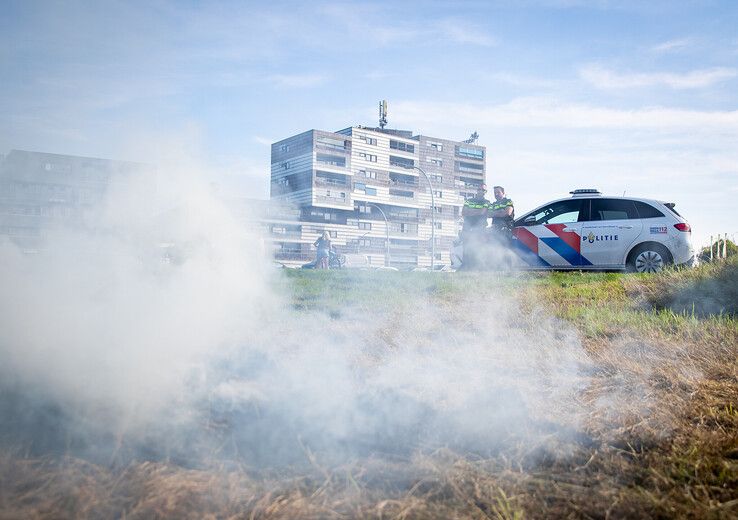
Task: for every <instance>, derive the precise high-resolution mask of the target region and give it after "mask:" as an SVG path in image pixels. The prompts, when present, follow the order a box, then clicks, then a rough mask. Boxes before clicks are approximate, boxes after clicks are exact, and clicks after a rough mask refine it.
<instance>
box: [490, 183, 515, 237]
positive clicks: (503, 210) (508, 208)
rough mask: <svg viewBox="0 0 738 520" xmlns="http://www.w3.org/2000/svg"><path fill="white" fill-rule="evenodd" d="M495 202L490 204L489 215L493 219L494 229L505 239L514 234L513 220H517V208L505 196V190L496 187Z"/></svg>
mask: <svg viewBox="0 0 738 520" xmlns="http://www.w3.org/2000/svg"><path fill="white" fill-rule="evenodd" d="M493 189H494V194H495V201H494V202H493V203H492V204H490V208H489V213H490V215H489V216H490V217H492V228H493V229H494V231H495V232H496V233H497V234H499V235H500V236H501V237H504V238H505V239H509V238H510V235H511V234H512V228H513V220H514V219H515V206H513V201H512V200H510V199H508V198H507V197H506V196H505V188H503V187H502V186H495V187H494V188H493Z"/></svg>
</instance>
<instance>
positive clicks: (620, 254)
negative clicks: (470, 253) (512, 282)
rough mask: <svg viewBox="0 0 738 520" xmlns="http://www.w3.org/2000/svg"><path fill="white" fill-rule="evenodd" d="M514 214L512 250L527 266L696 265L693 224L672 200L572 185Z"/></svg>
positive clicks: (645, 267)
mask: <svg viewBox="0 0 738 520" xmlns="http://www.w3.org/2000/svg"><path fill="white" fill-rule="evenodd" d="M571 194H572V197H570V198H566V199H559V200H555V201H552V202H549V203H547V204H544V205H543V206H540V207H538V208H536V209H534V210H533V211H529V212H528V213H526V214H525V215H523V216H521V217H520V218H518V219H516V220H515V223H514V227H513V232H512V239H513V240H512V244H513V250H514V251H515V252H516V253H517V256H518V257H519V258H520V259H521V260H522V261H523V266H527V267H532V268H544V269H545V268H551V269H628V270H632V271H638V272H649V273H652V272H657V271H660V270H661V269H663V268H664V266H666V265H669V264H674V265H694V264H695V262H696V256H695V252H694V248H693V247H692V241H691V228H690V226H689V224H688V223H687V221H686V220H685V219H684V218H683V217H682V216H681V215H679V213H677V212H676V210H675V209H674V204H672V203H664V202H659V201H656V200H650V199H640V198H633V197H607V196H603V195H602V194H601V193H600V192H599V191H597V190H592V189H586V190H574V191H572V192H571Z"/></svg>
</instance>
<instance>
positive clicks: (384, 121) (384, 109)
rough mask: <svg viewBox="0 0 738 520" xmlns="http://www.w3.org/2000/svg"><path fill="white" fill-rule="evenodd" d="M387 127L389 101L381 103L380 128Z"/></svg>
mask: <svg viewBox="0 0 738 520" xmlns="http://www.w3.org/2000/svg"><path fill="white" fill-rule="evenodd" d="M385 126H387V100H386V99H385V100H382V101H380V102H379V128H382V129H384V127H385Z"/></svg>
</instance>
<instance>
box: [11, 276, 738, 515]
mask: <svg viewBox="0 0 738 520" xmlns="http://www.w3.org/2000/svg"><path fill="white" fill-rule="evenodd" d="M731 269H732V267H731ZM733 276H734V274H732V272H731V271H728V272H727V274H726V272H725V268H723V269H722V270H721V269H718V268H715V267H705V268H702V269H701V270H700V271H695V272H676V273H666V274H663V275H659V276H634V275H621V274H581V273H554V274H536V275H530V276H527V275H526V276H505V275H495V274H470V273H464V274H462V273H455V274H436V273H392V272H383V273H347V272H288V273H286V278H285V279H284V280H283V281H282V282H281V283H280V288H281V289H282V290H284V291H287V292H288V293H289V294H290V295H291V299H292V304H293V306H294V308H295V309H297V310H311V311H314V310H318V311H320V310H324V311H325V312H327V313H329V314H331V315H332V316H336V317H338V316H340V315H341V313H342V310H343V309H345V308H346V307H347V306H350V307H354V308H355V307H358V308H360V309H362V308H363V309H366V310H367V311H369V312H371V311H372V310H373V309H376V308H377V307H378V306H380V307H383V308H387V307H391V308H394V309H396V310H397V311H398V312H404V311H407V312H411V310H410V309H403V307H402V306H403V300H402V299H401V298H398V295H401V294H405V293H410V294H420V295H424V296H425V297H427V298H429V299H431V300H433V301H436V302H446V303H453V302H454V301H456V300H463V299H468V298H480V299H483V300H485V299H486V300H490V301H493V300H494V299H495V298H496V297H497V296H498V295H500V294H507V295H511V296H512V297H514V298H517V299H518V300H519V302H520V305H521V306H522V308H523V311H524V312H526V313H533V312H536V310H537V309H539V308H544V309H546V311H547V312H552V313H554V314H555V315H556V316H558V317H559V318H560V319H563V320H566V321H568V322H570V323H572V324H573V325H574V326H575V327H576V328H577V329H578V330H579V331H580V336H581V337H582V338H583V343H584V345H585V348H586V352H587V354H588V356H589V357H590V359H589V360H583V363H584V362H585V361H586V364H587V365H588V366H590V367H592V370H591V374H590V375H589V377H590V384H589V385H588V387H587V388H586V389H585V390H583V391H582V394H581V396H580V397H579V398H580V399H581V401H582V403H585V404H589V403H597V402H600V401H601V400H602V399H603V398H606V397H607V396H608V395H610V394H613V393H617V392H619V391H622V390H623V389H624V388H628V387H629V385H638V386H639V387H642V389H643V391H644V392H645V393H646V394H647V396H648V400H647V402H648V404H647V405H644V404H643V403H642V402H639V400H638V399H633V400H632V401H631V402H628V403H626V405H625V406H623V407H622V409H619V410H618V412H619V413H618V414H617V417H609V416H607V414H605V413H604V412H603V411H602V410H601V409H600V408H599V407H597V406H592V407H591V410H592V412H591V413H590V414H589V415H588V416H587V417H584V418H583V422H582V424H581V425H579V427H580V428H581V429H582V435H583V437H582V438H584V439H586V442H585V441H583V442H582V443H581V444H578V445H576V446H573V447H570V449H568V450H567V452H566V455H565V456H553V455H552V456H550V457H548V458H546V457H544V458H542V459H538V460H537V461H536V463H535V464H534V465H532V466H530V465H529V466H526V467H523V466H524V464H521V462H520V461H521V460H524V455H523V454H524V453H526V452H527V450H528V449H529V447H526V446H520V447H519V450H520V457H517V456H516V455H515V450H514V449H513V450H512V451H511V452H509V453H508V454H507V455H506V456H503V457H498V458H495V459H489V460H479V459H478V458H472V457H469V456H466V455H464V454H458V453H452V452H448V451H444V450H441V451H438V452H434V453H423V454H421V453H418V454H417V455H416V456H414V457H413V458H412V459H411V460H407V461H386V460H379V461H376V460H372V459H366V460H361V461H355V463H353V464H351V465H349V466H347V467H341V468H323V467H321V466H320V464H319V463H318V462H317V461H313V462H314V471H313V472H311V473H306V474H302V475H289V476H285V478H279V479H276V480H271V481H270V480H266V479H264V478H260V479H254V478H253V477H250V476H248V475H247V474H246V473H244V472H241V471H234V470H228V471H225V470H223V471H214V470H212V469H204V470H201V471H193V470H184V469H182V468H178V467H175V466H171V465H167V464H164V463H143V464H132V465H131V466H130V467H128V468H126V469H125V470H110V469H106V468H100V467H90V465H89V464H86V463H84V462H81V461H77V460H73V459H70V460H63V461H49V460H26V459H23V458H22V457H16V456H12V455H9V454H6V455H5V456H3V457H0V510H2V511H6V513H2V512H0V518H13V517H30V516H33V514H34V513H40V515H41V516H61V517H65V516H101V517H107V516H120V514H121V512H122V511H126V512H127V517H130V518H135V517H140V518H148V517H153V516H160V517H171V518H185V517H190V518H202V517H204V516H206V514H208V513H210V514H214V515H215V516H217V517H233V518H252V517H253V518H295V517H302V518H346V517H376V518H428V517H435V518H519V517H523V516H526V517H539V518H544V517H549V518H550V517H571V518H606V517H652V518H672V517H675V516H676V517H693V518H710V517H713V518H723V517H729V516H738V368H737V366H738V347H737V345H738V322H737V321H736V318H735V317H731V316H730V315H726V314H723V315H718V316H710V315H707V314H705V313H700V312H679V311H678V310H677V311H675V310H674V309H673V308H670V302H674V301H678V303H679V305H680V306H681V308H682V309H685V308H689V307H690V306H687V307H685V305H684V301H686V300H688V299H689V296H690V295H691V296H696V297H698V298H699V297H701V296H702V295H704V291H705V290H706V289H705V287H702V286H707V290H709V289H712V288H713V287H712V286H711V285H710V283H708V282H710V281H711V280H715V279H718V280H721V285H723V286H724V285H726V284H728V285H730V282H731V280H732V277H733ZM726 280H727V281H726ZM700 284H702V286H701V285H700ZM695 288H696V289H695ZM685 295H687V296H685ZM685 298H686V300H685ZM698 306H699V301H698V302H697V303H696V305H695V306H691V307H692V308H695V309H696V308H698ZM644 406H647V409H644ZM393 464H394V465H396V466H393ZM388 468H389V469H388ZM390 469H391V470H392V471H390ZM62 476H63V477H62Z"/></svg>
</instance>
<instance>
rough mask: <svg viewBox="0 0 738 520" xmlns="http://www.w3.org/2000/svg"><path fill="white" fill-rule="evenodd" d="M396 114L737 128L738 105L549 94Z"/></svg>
mask: <svg viewBox="0 0 738 520" xmlns="http://www.w3.org/2000/svg"><path fill="white" fill-rule="evenodd" d="M394 106H395V110H394V113H395V115H396V117H399V116H400V115H401V117H402V118H403V119H405V120H411V121H414V122H416V123H417V124H420V125H421V126H422V125H423V124H424V123H425V122H430V121H431V120H433V119H434V118H435V117H436V116H435V114H438V113H445V114H454V119H457V120H459V119H460V120H464V119H466V120H469V121H474V122H475V124H477V125H479V124H483V125H487V126H490V127H498V128H499V127H501V128H505V127H535V128H546V127H550V128H574V129H576V128H603V129H648V128H660V129H670V128H671V129H673V128H679V129H685V128H704V127H713V128H714V127H719V128H725V129H732V130H738V110H734V111H700V110H690V109H681V108H666V107H646V108H638V109H632V110H626V109H616V108H607V107H598V106H592V105H586V104H581V103H565V102H560V101H557V100H555V99H548V98H518V99H515V100H513V101H510V102H509V103H504V104H499V105H475V104H464V103H440V104H439V103H417V102H400V103H394Z"/></svg>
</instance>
